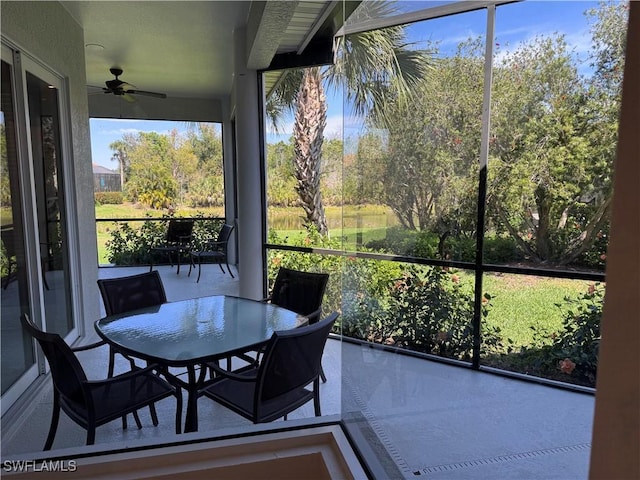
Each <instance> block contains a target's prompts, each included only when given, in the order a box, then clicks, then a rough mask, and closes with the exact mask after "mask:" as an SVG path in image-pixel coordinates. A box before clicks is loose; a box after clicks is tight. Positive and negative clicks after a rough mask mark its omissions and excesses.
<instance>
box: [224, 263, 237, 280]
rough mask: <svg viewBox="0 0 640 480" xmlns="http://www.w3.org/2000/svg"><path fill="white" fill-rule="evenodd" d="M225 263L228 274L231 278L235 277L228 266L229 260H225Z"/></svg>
mask: <svg viewBox="0 0 640 480" xmlns="http://www.w3.org/2000/svg"><path fill="white" fill-rule="evenodd" d="M225 263H226V264H227V270H229V275H231V278H236V277H234V276H233V272H232V271H231V268H230V267H229V261H228V260H227V261H226V262H225Z"/></svg>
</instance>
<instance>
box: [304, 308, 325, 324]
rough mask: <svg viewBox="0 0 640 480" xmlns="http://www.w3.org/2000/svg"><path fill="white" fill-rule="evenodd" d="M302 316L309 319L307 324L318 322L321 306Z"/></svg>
mask: <svg viewBox="0 0 640 480" xmlns="http://www.w3.org/2000/svg"><path fill="white" fill-rule="evenodd" d="M304 316H305V317H307V318H308V319H309V325H311V324H312V323H318V322H319V321H320V318H321V316H322V307H320V308H319V309H317V310H315V311H313V312H311V313H309V314H307V315H304Z"/></svg>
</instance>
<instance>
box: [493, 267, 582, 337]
mask: <svg viewBox="0 0 640 480" xmlns="http://www.w3.org/2000/svg"><path fill="white" fill-rule="evenodd" d="M590 283H592V282H586V281H584V280H567V279H560V278H544V277H534V276H530V275H513V274H487V275H485V277H484V281H483V287H484V291H485V292H487V293H489V294H490V295H491V297H492V298H491V307H490V310H489V315H488V317H487V321H488V322H489V324H491V325H494V326H497V327H499V328H500V329H501V330H502V335H503V337H504V338H510V339H511V340H513V341H514V344H515V345H516V346H520V345H527V344H528V343H530V342H531V340H532V338H533V330H532V329H531V327H532V326H535V327H538V328H545V329H547V330H548V331H549V333H553V332H554V331H557V330H559V329H560V327H561V325H562V311H561V310H560V308H558V307H557V306H556V304H562V303H563V301H564V298H565V297H566V296H569V297H571V298H575V297H577V296H578V295H579V294H581V293H584V292H585V291H586V290H587V288H588V285H589V284H590Z"/></svg>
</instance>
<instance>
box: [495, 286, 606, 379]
mask: <svg viewBox="0 0 640 480" xmlns="http://www.w3.org/2000/svg"><path fill="white" fill-rule="evenodd" d="M603 304H604V287H603V286H602V285H600V284H598V283H596V284H594V285H591V286H589V288H588V290H587V292H585V293H583V294H582V295H580V296H578V297H577V298H570V297H565V299H564V303H562V304H556V307H558V308H560V309H561V310H562V311H563V317H564V318H563V322H562V329H561V330H560V331H557V332H549V331H547V330H545V329H541V328H536V327H531V328H532V330H533V331H534V339H533V342H532V343H531V345H529V346H526V347H522V348H521V349H520V351H519V352H516V353H514V354H510V355H502V356H501V357H502V358H501V360H500V363H499V365H498V366H502V367H505V368H510V369H515V370H517V371H524V372H526V373H529V374H533V375H537V376H541V377H546V378H551V379H555V380H559V381H562V382H568V383H575V384H579V385H585V386H588V387H595V385H596V376H597V370H598V350H599V347H600V321H601V318H602V307H603Z"/></svg>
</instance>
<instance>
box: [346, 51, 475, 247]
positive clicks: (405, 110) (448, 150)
mask: <svg viewBox="0 0 640 480" xmlns="http://www.w3.org/2000/svg"><path fill="white" fill-rule="evenodd" d="M434 49H435V47H434ZM436 51H437V50H436ZM483 65H484V60H483V51H482V44H481V42H480V39H475V40H469V41H467V42H463V43H461V44H460V45H459V46H458V51H457V53H456V55H454V56H453V57H444V58H440V59H439V60H438V61H437V63H436V64H435V67H434V69H433V70H432V71H431V72H430V74H429V75H428V76H427V77H425V78H424V79H423V80H422V81H421V82H420V83H419V84H418V85H416V86H415V87H414V88H415V94H414V97H413V101H412V102H411V105H405V104H404V103H403V102H394V101H392V102H387V103H386V104H385V108H386V111H385V115H386V117H387V118H388V119H389V122H388V126H387V128H386V129H385V131H384V139H385V141H384V147H379V148H377V149H376V150H377V151H378V152H379V153H378V157H379V158H378V159H377V160H376V161H371V162H369V163H373V164H376V163H377V164H379V165H382V166H383V169H384V171H383V173H382V175H380V180H379V182H380V183H381V185H382V190H383V195H382V196H381V197H380V198H382V199H383V201H384V203H385V204H386V205H388V206H389V207H390V208H391V209H392V210H393V212H394V213H395V215H396V217H397V218H398V220H399V221H400V223H401V225H403V226H404V227H405V228H407V229H411V230H430V231H434V232H437V233H438V235H439V236H440V238H441V241H444V238H445V237H446V236H448V235H450V234H456V235H459V234H462V233H467V234H473V233H475V223H476V222H475V215H474V210H475V197H476V196H477V187H476V186H475V185H477V181H478V180H477V179H478V177H477V171H478V158H479V153H480V132H481V125H480V121H481V118H482V115H481V113H482V112H481V109H482V91H483ZM370 141H371V140H369V142H370ZM379 143H380V145H382V144H383V140H382V138H381V139H380V141H379ZM359 155H360V152H359ZM368 169H370V167H368Z"/></svg>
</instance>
